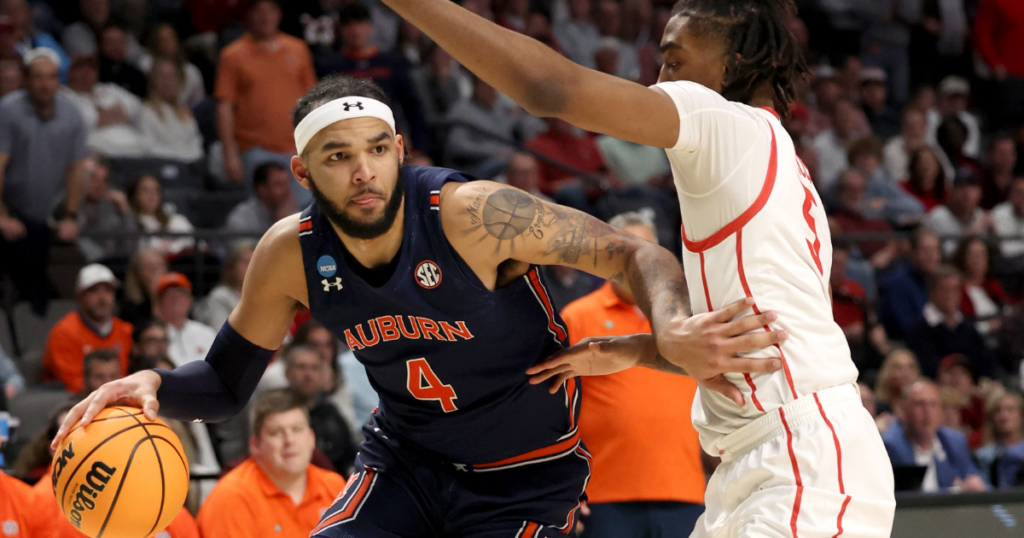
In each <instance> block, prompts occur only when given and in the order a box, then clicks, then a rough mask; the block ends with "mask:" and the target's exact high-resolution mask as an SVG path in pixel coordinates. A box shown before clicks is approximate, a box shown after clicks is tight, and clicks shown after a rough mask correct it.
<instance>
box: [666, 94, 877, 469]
mask: <svg viewBox="0 0 1024 538" xmlns="http://www.w3.org/2000/svg"><path fill="white" fill-rule="evenodd" d="M657 87H658V88H660V89H662V90H663V91H665V92H666V93H668V95H669V96H670V97H671V98H672V100H673V101H674V102H675V104H676V108H677V109H678V110H679V118H680V128H679V131H680V133H679V141H678V143H677V144H676V146H675V147H674V148H672V149H668V150H666V152H667V154H668V158H669V161H670V162H671V164H672V173H673V176H674V177H675V182H676V187H677V189H678V192H679V202H680V206H681V210H682V218H683V230H682V233H683V241H684V247H685V248H684V249H683V266H684V269H685V273H686V282H687V285H688V286H689V289H690V302H691V305H692V308H693V311H694V313H701V312H708V311H713V310H717V309H720V308H722V307H724V306H726V305H728V304H729V303H732V302H734V301H737V300H739V299H742V298H743V297H752V298H753V299H754V308H753V310H754V311H755V312H765V311H769V310H774V311H775V312H778V320H777V321H776V322H774V323H773V324H772V328H774V329H785V330H786V331H787V332H788V333H789V339H788V340H786V341H785V342H784V343H783V344H782V345H781V346H773V347H771V348H768V349H765V350H761V351H758V352H755V353H751V354H750V356H752V357H781V358H782V363H783V366H784V367H783V369H782V370H780V371H778V372H775V373H773V374H763V375H750V374H730V375H729V376H728V378H729V380H730V381H732V382H733V383H734V384H735V385H737V386H738V387H740V389H741V390H742V391H743V396H744V399H745V402H746V403H745V405H744V406H743V407H742V408H740V407H738V406H737V405H736V404H735V403H734V402H733V401H732V400H730V399H728V398H726V397H725V396H723V395H721V394H720V393H718V392H715V391H712V390H708V389H706V388H704V387H703V386H701V387H700V390H699V393H698V395H697V398H695V399H694V403H693V424H694V426H695V427H696V428H697V430H698V431H699V432H700V436H701V444H702V445H703V446H704V449H705V450H707V451H708V452H709V453H710V454H716V453H717V451H718V449H717V448H716V447H715V442H716V441H717V440H718V439H720V438H721V437H722V436H724V435H727V434H729V433H731V432H733V431H735V430H736V429H738V428H740V427H741V426H743V425H745V424H747V423H749V422H750V421H751V420H753V419H756V418H758V417H760V416H761V415H763V414H764V412H765V411H770V410H772V409H775V408H778V407H781V406H782V405H784V404H786V403H788V402H791V401H793V400H795V399H796V398H798V397H801V396H807V395H810V394H812V393H814V392H816V391H819V390H822V389H826V388H829V387H835V386H838V385H842V384H844V383H853V382H855V381H856V379H857V368H856V367H855V366H854V364H853V361H852V360H851V359H850V349H849V346H848V345H847V343H846V338H845V336H844V335H843V331H842V329H840V328H839V326H838V325H837V324H836V323H835V322H834V321H833V318H832V303H831V299H830V297H829V287H828V286H829V271H830V269H831V266H832V243H831V238H830V235H829V230H828V222H827V221H826V216H825V210H824V208H823V207H822V204H821V198H820V197H819V196H818V193H817V191H816V190H815V188H814V185H813V184H812V183H811V179H810V176H809V174H808V172H807V168H806V167H804V165H803V163H802V162H800V160H799V158H798V157H797V156H796V151H795V149H794V147H793V141H792V139H790V137H789V134H788V133H787V132H786V131H785V129H784V128H783V127H782V123H781V122H780V121H779V119H778V116H777V115H776V114H775V112H774V111H772V110H769V109H759V108H753V107H750V106H747V105H744V104H741V103H735V102H731V101H728V100H726V99H725V98H723V97H722V96H721V95H719V94H718V93H716V92H714V91H712V90H709V89H707V88H705V87H704V86H701V85H699V84H696V83H692V82H668V83H661V84H658V85H657ZM750 313H752V312H750V311H748V312H746V313H744V314H743V315H747V314H750ZM763 330H768V328H767V327H765V328H764V329H763Z"/></svg>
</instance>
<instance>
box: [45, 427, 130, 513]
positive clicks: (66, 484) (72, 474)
mask: <svg viewBox="0 0 1024 538" xmlns="http://www.w3.org/2000/svg"><path fill="white" fill-rule="evenodd" d="M138 427H139V425H138V424H132V425H131V426H128V427H127V428H124V429H121V430H118V431H116V432H114V433H112V434H110V435H108V436H107V438H106V439H104V440H102V441H100V442H99V443H96V446H94V447H92V450H90V451H89V452H88V453H86V454H85V456H83V457H82V459H81V461H79V462H78V465H76V466H75V469H74V470H73V471H71V474H69V475H68V478H67V480H66V481H65V482H64V491H62V492H61V495H60V498H59V500H60V505H61V507H60V509H61V512H63V513H64V517H67V515H68V514H67V512H65V511H64V496H65V495H67V493H68V486H69V485H71V480H72V479H74V478H75V475H76V474H78V470H79V469H81V468H82V465H85V462H86V461H88V460H89V456H92V455H93V453H94V452H96V451H97V450H99V449H100V447H101V446H103V445H105V444H107V443H108V442H109V441H110V440H111V439H114V438H116V437H117V436H118V435H121V434H122V433H124V432H126V431H128V430H134V429H135V428H138ZM54 494H55V495H56V492H54Z"/></svg>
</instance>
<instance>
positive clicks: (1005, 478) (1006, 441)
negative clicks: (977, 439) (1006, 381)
mask: <svg viewBox="0 0 1024 538" xmlns="http://www.w3.org/2000/svg"><path fill="white" fill-rule="evenodd" d="M985 415H986V417H987V418H988V424H987V432H988V433H989V434H990V435H991V436H992V442H990V443H989V444H987V445H985V446H983V447H981V448H979V449H978V450H975V451H974V458H975V459H976V460H978V467H979V468H980V469H981V473H982V474H983V475H986V476H987V477H988V479H989V482H991V484H992V486H993V487H995V488H997V489H1010V488H1013V487H1016V486H1024V429H1022V428H1021V419H1022V417H1024V398H1021V396H1020V394H1015V393H1001V394H997V395H995V396H994V397H992V398H990V399H989V401H988V405H987V406H986V409H985Z"/></svg>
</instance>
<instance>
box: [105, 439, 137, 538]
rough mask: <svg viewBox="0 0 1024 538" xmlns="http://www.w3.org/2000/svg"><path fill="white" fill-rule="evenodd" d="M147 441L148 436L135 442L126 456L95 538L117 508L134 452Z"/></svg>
mask: <svg viewBox="0 0 1024 538" xmlns="http://www.w3.org/2000/svg"><path fill="white" fill-rule="evenodd" d="M148 440H149V436H148V435H147V436H146V437H143V438H142V439H139V440H138V441H136V442H135V447H134V448H132V452H131V454H129V455H128V461H127V462H125V464H124V470H123V471H121V480H120V482H118V483H117V491H115V492H114V498H113V499H111V500H110V508H108V509H107V517H105V518H104V519H103V525H102V526H100V532H99V533H97V534H96V538H102V537H103V532H104V531H106V529H107V523H109V522H110V516H111V514H113V513H114V507H115V506H117V498H118V497H120V496H121V488H122V487H124V481H125V480H126V479H127V478H128V470H129V469H131V467H132V460H133V459H135V452H136V451H137V450H138V449H139V447H140V446H142V443H145V442H146V441H148Z"/></svg>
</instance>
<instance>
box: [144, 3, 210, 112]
mask: <svg viewBox="0 0 1024 538" xmlns="http://www.w3.org/2000/svg"><path fill="white" fill-rule="evenodd" d="M148 48H149V50H148V54H147V55H146V56H144V57H143V58H142V59H141V60H140V61H139V66H140V67H141V68H142V70H143V71H145V72H147V73H148V72H150V71H151V70H152V68H153V66H155V65H156V61H157V60H164V61H167V62H170V63H171V64H172V65H174V68H175V70H176V71H177V72H178V79H179V80H181V86H180V87H179V89H178V103H179V104H181V105H184V106H186V107H188V108H193V107H195V106H196V105H198V104H199V102H200V101H202V100H203V99H204V98H206V89H205V87H204V86H203V75H202V73H200V71H199V68H198V67H196V66H195V65H194V64H192V63H190V62H189V61H188V60H187V59H186V57H185V51H184V50H182V48H181V43H180V42H179V41H178V33H177V32H175V31H174V26H171V25H170V24H168V23H163V24H158V25H157V26H156V27H154V28H153V30H152V32H151V33H150V35H149V47H148ZM150 84H152V82H151V83H150Z"/></svg>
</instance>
